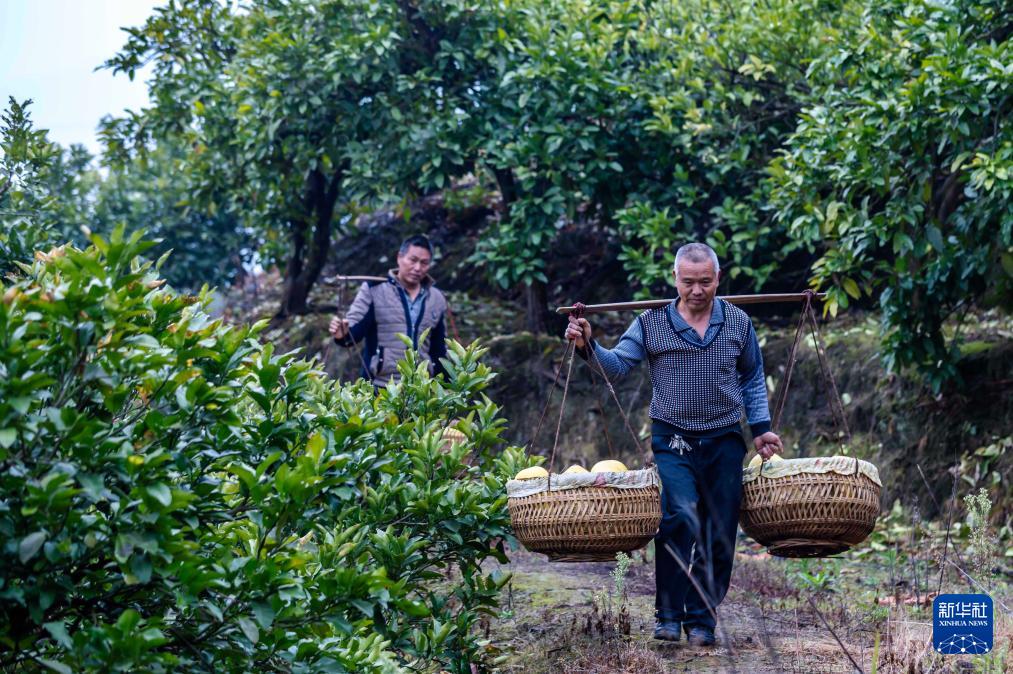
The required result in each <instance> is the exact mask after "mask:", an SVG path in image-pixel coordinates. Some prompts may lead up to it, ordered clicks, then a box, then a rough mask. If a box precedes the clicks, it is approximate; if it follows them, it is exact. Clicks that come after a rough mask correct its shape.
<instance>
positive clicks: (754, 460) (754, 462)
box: [746, 454, 784, 468]
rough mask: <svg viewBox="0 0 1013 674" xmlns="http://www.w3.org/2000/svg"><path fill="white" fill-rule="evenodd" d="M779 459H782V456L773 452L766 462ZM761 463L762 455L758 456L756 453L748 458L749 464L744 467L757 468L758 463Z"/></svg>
mask: <svg viewBox="0 0 1013 674" xmlns="http://www.w3.org/2000/svg"><path fill="white" fill-rule="evenodd" d="M781 461H784V457H783V456H781V455H780V454H774V455H772V456H771V457H770V458H769V459H767V463H780V462H781ZM762 463H763V457H762V456H760V455H759V454H757V455H756V456H754V457H753V458H752V459H750V460H749V465H748V466H746V467H747V468H759V467H760V464H762Z"/></svg>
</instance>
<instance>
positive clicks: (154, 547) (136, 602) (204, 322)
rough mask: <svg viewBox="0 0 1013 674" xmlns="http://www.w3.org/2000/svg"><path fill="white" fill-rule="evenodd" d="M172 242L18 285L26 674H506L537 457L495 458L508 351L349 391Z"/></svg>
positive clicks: (4, 406) (39, 266)
mask: <svg viewBox="0 0 1013 674" xmlns="http://www.w3.org/2000/svg"><path fill="white" fill-rule="evenodd" d="M150 245H151V244H150V243H147V242H144V241H143V240H142V239H141V238H140V236H139V235H134V236H131V237H125V236H124V234H123V231H122V229H117V230H115V231H114V232H113V234H112V236H111V237H110V238H109V239H108V240H106V239H103V238H101V237H98V236H97V235H93V236H92V245H91V246H90V247H88V248H87V249H84V250H79V249H76V248H73V247H69V246H68V247H59V248H54V249H52V250H50V251H49V252H46V253H39V254H38V255H37V256H36V259H35V261H34V262H33V263H32V264H31V265H26V266H24V267H23V268H22V271H23V275H22V276H21V277H20V279H19V280H18V281H17V282H16V283H13V284H10V285H4V286H2V287H0V294H2V302H0V539H2V543H0V643H2V644H3V647H2V649H0V668H3V669H4V670H8V669H15V668H18V667H26V666H45V667H48V668H49V669H52V670H56V671H66V672H69V671H98V670H102V671H108V670H109V669H117V670H119V669H127V668H133V669H140V670H144V671H170V670H172V671H178V670H180V669H187V670H192V671H209V672H210V671H215V672H218V671H250V670H251V669H270V670H280V671H310V670H313V671H319V670H328V671H347V672H381V671H383V672H385V671H400V670H402V669H407V670H417V671H431V670H433V669H446V670H449V671H455V672H469V671H471V670H470V667H471V663H479V664H481V663H483V662H488V661H489V659H490V658H491V657H492V655H493V654H492V653H491V651H489V650H488V649H487V647H486V646H487V645H486V644H485V643H484V642H483V641H482V640H481V639H480V637H479V635H477V634H476V630H473V629H472V628H473V626H474V624H475V622H476V620H477V619H478V617H479V615H480V613H481V612H483V611H489V610H492V609H493V608H494V607H495V605H496V598H497V594H498V591H499V589H500V587H501V586H502V585H503V583H504V582H505V580H506V578H505V577H504V576H502V575H499V574H498V573H496V572H490V571H488V570H485V569H483V567H482V562H483V561H485V560H486V559H488V558H490V557H496V558H499V559H503V555H504V547H503V545H504V540H505V538H506V537H507V536H508V518H507V514H506V508H505V500H506V498H505V494H504V490H503V487H504V481H505V478H506V476H507V475H512V474H513V473H514V472H515V471H516V470H517V469H518V468H520V467H523V466H524V465H526V463H527V459H526V458H525V457H524V455H523V453H522V452H521V451H520V450H518V449H513V448H507V449H506V450H504V451H502V452H499V453H497V455H496V456H495V458H494V457H493V456H492V455H491V454H490V451H489V450H490V449H491V448H492V447H494V446H497V445H499V444H500V440H499V434H500V432H501V430H502V428H503V425H504V422H503V421H502V420H500V419H499V418H498V417H497V408H496V406H495V405H493V404H492V403H491V402H490V401H489V400H488V399H486V398H484V397H482V396H481V390H482V389H483V388H484V387H485V386H486V384H487V383H488V382H489V380H490V379H491V378H492V377H493V374H492V373H491V372H490V371H489V370H488V369H487V368H486V367H485V366H484V365H482V364H481V362H480V361H479V357H480V356H481V354H482V351H483V350H482V349H481V348H479V347H475V346H472V347H469V348H463V347H460V346H458V345H457V344H456V343H454V344H453V345H452V349H451V353H450V355H449V357H448V359H447V361H446V365H447V369H448V371H449V373H450V376H449V378H448V379H447V380H441V379H431V378H430V377H429V375H428V371H427V368H426V366H425V364H424V363H422V362H420V361H419V360H418V359H417V358H416V356H415V355H414V353H413V352H410V354H409V356H408V358H406V360H405V361H404V362H403V363H402V364H401V375H402V380H401V382H400V383H399V384H398V385H396V386H392V387H390V388H388V389H386V390H384V391H382V392H380V393H379V395H375V394H374V391H373V389H372V387H370V386H369V385H368V384H366V383H364V382H361V383H359V384H356V385H346V386H343V387H339V386H335V384H334V383H333V382H332V381H330V380H328V379H327V378H326V377H325V376H324V375H323V374H322V373H321V372H319V371H318V370H317V369H316V368H315V365H314V364H313V363H311V362H306V361H302V360H299V359H298V358H297V357H296V356H295V355H294V354H286V355H279V354H275V353H274V352H273V350H272V348H271V346H270V345H262V344H261V343H260V342H259V341H258V340H257V333H258V331H259V330H260V328H261V327H262V326H261V325H256V326H250V327H243V328H232V327H226V326H224V325H222V324H221V323H220V322H218V321H214V320H211V319H210V318H209V317H208V316H207V315H206V314H205V313H204V311H203V306H204V303H205V301H206V299H207V298H206V297H204V296H201V297H192V296H186V295H179V294H176V293H175V292H173V291H171V290H169V289H168V287H167V286H166V285H164V281H163V280H162V279H159V278H158V277H157V270H158V268H159V264H158V263H156V264H152V263H150V262H144V261H142V259H141V258H140V257H139V256H140V255H141V254H142V253H143V252H145V251H146V250H147V249H149V248H150ZM160 262H161V261H160ZM450 420H457V421H456V425H457V427H458V428H459V429H460V430H462V431H463V432H464V434H465V435H466V436H467V439H466V441H464V442H462V443H459V444H457V445H454V446H453V447H450V448H445V447H443V443H442V438H441V432H442V429H443V428H444V427H446V426H447V425H448V423H449V422H450Z"/></svg>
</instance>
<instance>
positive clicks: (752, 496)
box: [739, 459, 882, 557]
mask: <svg viewBox="0 0 1013 674" xmlns="http://www.w3.org/2000/svg"><path fill="white" fill-rule="evenodd" d="M790 461H801V459H787V460H786V461H785V464H787V463H788V462H790ZM881 490H882V488H881V487H880V485H879V484H877V483H876V482H874V481H873V480H872V479H870V478H869V476H868V475H865V474H864V473H862V472H860V471H859V464H858V460H857V459H855V470H854V472H853V473H851V474H841V473H838V472H823V473H818V472H799V473H797V474H794V475H783V476H781V477H767V476H765V475H764V474H763V471H761V472H760V475H759V476H758V477H757V478H756V479H755V480H752V481H751V482H747V483H745V484H744V485H743V491H742V508H741V510H740V519H739V522H740V524H741V525H742V530H743V531H745V532H746V534H747V535H749V536H750V537H752V538H753V539H755V540H756V541H757V542H758V543H761V544H762V545H765V546H767V549H768V551H769V552H770V554H772V555H777V556H779V557H826V556H829V555H834V554H837V553H840V552H844V551H845V550H847V549H849V548H850V547H851V546H853V545H857V544H858V543H861V542H862V541H863V540H865V538H866V537H867V536H868V535H869V534H870V533H872V529H873V527H874V526H875V524H876V517H877V516H878V515H879V498H880V492H881Z"/></svg>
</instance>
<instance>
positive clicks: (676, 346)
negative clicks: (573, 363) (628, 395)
mask: <svg viewBox="0 0 1013 674" xmlns="http://www.w3.org/2000/svg"><path fill="white" fill-rule="evenodd" d="M715 305H716V306H715V309H714V313H713V316H712V319H711V324H710V326H709V328H708V331H707V333H706V335H705V336H704V339H702V340H701V339H700V338H699V336H698V335H697V334H695V332H693V330H692V328H689V327H688V325H687V324H686V323H685V321H683V320H682V318H681V317H680V316H678V312H677V309H676V306H675V304H670V305H668V306H666V307H662V308H659V309H651V310H650V311H646V312H644V313H643V314H641V315H640V316H638V317H637V319H636V320H635V321H634V322H633V324H632V325H631V326H630V328H629V329H628V330H627V331H626V333H625V334H624V335H623V337H622V338H621V339H620V341H619V344H617V345H616V348H615V349H611V350H610V349H606V348H604V347H602V346H601V345H600V344H597V343H595V344H594V350H595V355H596V357H597V358H598V360H599V361H600V362H601V364H602V366H603V368H604V369H605V371H606V372H607V373H608V374H609V376H610V377H617V376H622V375H625V374H626V373H627V372H629V370H630V369H631V368H632V367H633V366H635V365H636V364H637V363H639V362H640V361H641V360H644V359H645V358H646V359H647V362H648V366H649V367H650V371H651V382H652V385H653V389H654V390H653V395H652V396H651V418H652V419H653V420H654V421H655V424H654V426H655V432H656V433H658V432H660V431H659V430H658V429H659V428H661V429H662V430H663V431H665V432H674V433H679V434H683V435H690V436H711V435H715V434H720V433H724V432H728V431H735V430H737V429H738V424H739V419H740V418H741V416H742V413H743V409H744V410H745V412H746V420H747V422H748V423H749V425H750V428H751V430H752V432H753V434H754V435H759V434H761V433H764V432H766V431H768V430H770V412H769V409H768V405H767V390H766V382H765V378H764V374H763V358H762V355H761V353H760V348H759V344H758V343H757V340H756V333H755V332H754V331H753V325H752V323H751V322H750V320H749V316H748V315H746V313H745V312H743V311H742V310H741V309H739V308H738V307H735V306H733V305H731V304H728V303H727V302H725V301H723V300H720V299H716V300H715ZM582 355H585V356H586V355H587V354H586V353H585V354H582Z"/></svg>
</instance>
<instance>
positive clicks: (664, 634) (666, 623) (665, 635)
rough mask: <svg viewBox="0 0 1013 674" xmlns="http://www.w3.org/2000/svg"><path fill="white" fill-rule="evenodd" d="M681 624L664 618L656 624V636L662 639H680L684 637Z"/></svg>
mask: <svg viewBox="0 0 1013 674" xmlns="http://www.w3.org/2000/svg"><path fill="white" fill-rule="evenodd" d="M680 627H681V625H679V623H677V622H675V621H674V620H662V619H660V618H659V619H658V621H657V622H656V623H655V624H654V638H655V639H661V640H662V641H678V640H679V639H682V630H681V629H680Z"/></svg>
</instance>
